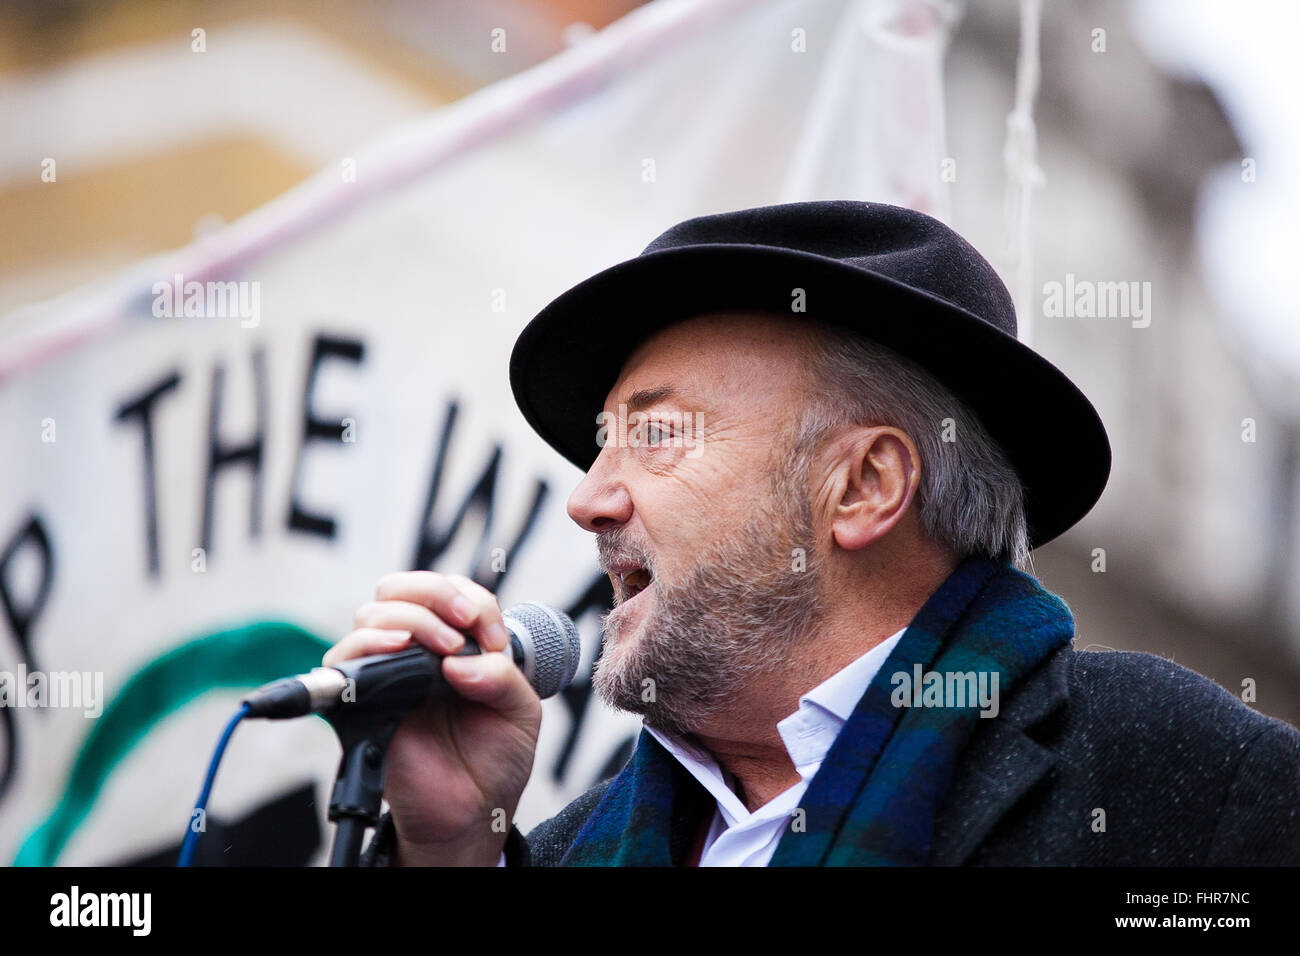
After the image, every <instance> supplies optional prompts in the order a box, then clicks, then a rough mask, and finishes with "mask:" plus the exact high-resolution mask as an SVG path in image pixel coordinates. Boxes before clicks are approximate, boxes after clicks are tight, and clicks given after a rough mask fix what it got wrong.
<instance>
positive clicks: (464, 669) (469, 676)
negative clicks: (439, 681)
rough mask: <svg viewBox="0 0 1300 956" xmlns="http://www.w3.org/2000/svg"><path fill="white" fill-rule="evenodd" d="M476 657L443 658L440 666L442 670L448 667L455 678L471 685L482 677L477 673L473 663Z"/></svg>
mask: <svg viewBox="0 0 1300 956" xmlns="http://www.w3.org/2000/svg"><path fill="white" fill-rule="evenodd" d="M477 656H478V655H470V656H469V657H444V658H443V659H442V666H443V669H444V670H445V669H446V668H448V667H450V668H451V669H452V670H454V671H455V672H456V674H457V676H458V677H459V678H460V679H461V680H463V681H467V682H468V683H471V684H472V683H474V682H475V681H477V680H478V679H479V678H480V677H481V676H482V675H481V674H480V673H479V671H478V667H477V665H476V664H475V663H474V660H475V658H476V657H477Z"/></svg>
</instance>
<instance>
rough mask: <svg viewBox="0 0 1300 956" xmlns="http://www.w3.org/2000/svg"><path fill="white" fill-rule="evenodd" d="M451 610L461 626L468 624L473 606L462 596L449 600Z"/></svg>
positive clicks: (458, 595) (472, 613) (472, 612)
mask: <svg viewBox="0 0 1300 956" xmlns="http://www.w3.org/2000/svg"><path fill="white" fill-rule="evenodd" d="M451 610H452V613H453V614H455V615H456V617H457V618H458V619H459V620H460V623H462V624H468V623H469V622H470V621H471V620H472V619H473V617H474V605H473V604H470V603H469V600H468V599H467V598H466V597H465V596H464V595H463V594H457V595H456V596H455V597H454V598H452V599H451Z"/></svg>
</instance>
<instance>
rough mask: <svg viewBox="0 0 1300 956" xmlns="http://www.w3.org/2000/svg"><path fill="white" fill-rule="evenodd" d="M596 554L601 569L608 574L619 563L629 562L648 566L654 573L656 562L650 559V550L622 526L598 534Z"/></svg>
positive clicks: (625, 563) (644, 566)
mask: <svg viewBox="0 0 1300 956" xmlns="http://www.w3.org/2000/svg"><path fill="white" fill-rule="evenodd" d="M596 555H597V560H598V561H599V562H600V569H601V570H602V571H604V572H605V573H606V574H610V573H612V571H613V569H614V567H616V566H617V565H628V564H635V565H638V566H639V567H643V568H646V569H647V570H648V571H650V573H651V574H652V575H653V574H654V570H655V569H654V563H653V562H652V561H651V559H650V552H649V551H647V550H646V549H645V548H644V547H643V546H642V545H640V544H639V543H637V542H635V541H633V540H632V539H631V536H630V535H628V533H627V532H626V531H625V530H624V529H622V528H615V529H614V530H612V531H601V532H598V533H597V534H596Z"/></svg>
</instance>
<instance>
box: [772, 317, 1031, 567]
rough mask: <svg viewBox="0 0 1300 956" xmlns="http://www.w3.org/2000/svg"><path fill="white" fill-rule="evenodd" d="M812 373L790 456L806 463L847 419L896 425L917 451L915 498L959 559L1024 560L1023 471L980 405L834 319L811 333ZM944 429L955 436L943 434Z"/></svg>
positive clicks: (925, 525)
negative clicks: (977, 411)
mask: <svg viewBox="0 0 1300 956" xmlns="http://www.w3.org/2000/svg"><path fill="white" fill-rule="evenodd" d="M808 375H809V377H810V381H811V384H812V397H810V398H809V399H808V401H807V403H806V404H805V406H804V409H803V417H802V420H801V421H800V422H799V424H798V426H797V429H796V431H795V436H794V448H793V450H792V453H791V456H790V458H789V459H788V460H789V461H790V462H792V463H795V462H797V463H799V465H805V466H806V465H807V464H808V463H809V462H810V458H809V455H810V454H811V452H812V450H813V449H815V448H816V447H817V446H818V444H819V443H820V441H821V439H822V438H823V437H824V436H826V435H827V434H828V433H829V432H831V431H834V430H837V429H838V428H840V427H842V426H846V425H892V426H893V427H895V428H898V429H900V430H902V431H904V432H906V433H907V434H908V435H909V436H910V437H911V439H912V441H913V442H915V443H916V446H917V451H918V452H919V454H920V457H921V483H920V486H919V487H918V489H917V507H918V510H919V517H920V521H921V527H922V530H923V531H924V532H925V534H926V535H927V537H929V538H930V540H932V541H934V542H935V543H937V544H939V545H940V546H943V547H946V548H947V549H949V550H950V551H951V552H952V553H953V554H955V555H956V556H958V557H960V558H964V557H967V556H970V555H983V556H985V557H989V558H993V559H994V560H998V561H1006V562H1009V563H1010V564H1012V565H1014V566H1015V567H1024V566H1025V565H1026V564H1027V563H1028V561H1029V529H1028V525H1027V522H1026V519H1025V495H1024V486H1023V485H1022V484H1021V482H1020V477H1019V475H1017V474H1016V471H1015V469H1014V468H1012V467H1011V463H1010V462H1009V461H1008V460H1007V457H1006V454H1005V453H1004V452H1003V451H1002V449H1001V447H1000V446H999V445H998V444H997V442H995V441H994V440H993V438H992V437H991V436H990V435H989V433H988V431H987V430H986V429H985V428H984V426H983V424H981V423H980V421H979V419H978V418H976V417H975V415H974V413H973V412H971V410H970V409H969V408H967V407H966V406H965V405H964V404H963V403H962V402H961V401H960V400H959V399H958V398H956V396H954V395H953V394H952V393H951V392H950V391H949V390H948V389H947V388H945V387H944V386H943V385H942V384H940V383H939V381H938V380H936V379H935V377H934V376H933V375H931V374H930V373H929V372H926V371H925V370H923V369H922V368H921V367H920V366H918V365H917V364H916V363H914V362H912V361H910V360H909V359H906V358H904V357H903V356H901V355H899V354H898V353H897V352H895V351H893V350H892V349H889V348H886V347H885V346H883V345H880V344H879V343H876V342H872V341H870V340H867V339H863V338H861V337H860V336H858V335H855V334H853V333H850V332H847V331H844V330H842V329H835V328H831V327H822V328H819V329H817V330H816V333H815V334H814V336H813V357H812V363H811V365H810V367H809V368H808ZM945 432H947V433H949V434H951V435H952V436H954V437H955V439H956V440H955V441H954V440H948V441H944V436H945ZM806 473H807V472H806V470H805V471H804V474H806Z"/></svg>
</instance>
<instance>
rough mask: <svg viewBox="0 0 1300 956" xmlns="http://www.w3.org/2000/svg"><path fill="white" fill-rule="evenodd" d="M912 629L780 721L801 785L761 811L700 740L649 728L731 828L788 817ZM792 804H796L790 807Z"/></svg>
mask: <svg viewBox="0 0 1300 956" xmlns="http://www.w3.org/2000/svg"><path fill="white" fill-rule="evenodd" d="M906 630H907V628H906V627H904V628H902V629H901V630H899V631H897V632H895V633H894V634H892V635H890V636H889V637H887V638H885V640H883V641H881V642H880V643H879V644H877V645H876V646H875V647H873V648H872V649H871V650H869V651H867V652H866V653H865V654H863V655H862V656H861V657H859V658H857V659H856V660H855V661H853V662H852V663H850V664H849V665H848V666H847V667H845V668H843V669H842V670H840V671H837V672H836V673H835V674H832V675H831V676H830V677H829V678H827V679H826V680H824V681H823V682H822V683H820V684H818V685H817V686H816V687H814V688H813V689H812V690H810V691H808V692H807V693H806V694H803V695H802V696H801V697H800V698H799V707H798V709H797V710H796V711H795V712H794V713H793V714H791V715H790V716H789V717H786V718H785V719H784V720H781V721H779V722H778V723H777V725H776V729H777V732H778V733H779V734H780V735H781V740H782V742H783V743H784V744H785V749H786V752H787V753H789V754H790V760H791V761H792V762H793V763H794V766H795V769H796V770H797V771H799V776H800V778H801V783H800V784H799V785H797V786H794V787H791V788H790V789H789V790H787V791H786V792H785V793H783V794H781V795H780V796H778V797H776V798H774V799H773V800H772V801H770V802H769V803H768V804H766V805H765V806H763V807H760V808H759V809H758V810H756V811H755V812H754V813H753V814H752V815H751V814H750V812H749V810H748V808H747V807H746V806H745V805H744V803H742V802H741V800H740V798H739V797H737V796H736V794H735V791H734V790H733V789H732V788H731V786H730V785H729V783H728V782H727V780H726V779H725V778H724V773H723V770H722V768H721V766H719V764H718V762H717V760H716V759H714V757H713V755H712V754H711V753H709V752H708V750H707V749H705V748H704V747H703V746H701V745H700V744H699V743H697V742H696V741H694V740H687V739H685V738H682V737H679V736H678V735H676V734H669V733H665V732H663V731H660V730H656V729H655V728H654V727H650V726H648V725H647V726H646V728H645V729H646V730H647V731H648V732H649V733H650V735H651V736H653V737H654V738H655V739H656V740H657V741H659V743H661V744H663V746H664V749H666V750H667V751H668V752H669V753H671V754H672V755H673V756H674V757H676V758H677V760H678V761H679V762H680V763H681V764H682V766H684V767H685V768H686V769H687V770H689V771H690V772H691V774H692V775H693V776H694V777H695V779H696V780H698V781H699V782H700V784H701V785H702V786H703V787H704V788H705V789H706V790H708V792H709V793H710V794H712V796H713V797H714V799H716V800H717V801H718V809H719V810H720V811H721V812H722V815H723V817H724V818H725V820H726V822H727V824H728V826H735V825H736V824H737V823H742V822H745V821H748V820H750V819H751V817H752V818H757V817H759V816H763V817H766V816H778V815H779V816H784V815H785V814H787V813H789V811H790V810H791V809H792V808H793V807H794V806H795V804H796V802H797V801H798V799H799V798H800V797H801V796H802V794H803V791H804V789H805V788H806V786H807V784H808V782H809V780H811V779H812V777H813V775H814V774H816V773H817V770H818V769H819V768H820V767H821V763H822V761H823V760H824V759H826V754H827V752H828V751H829V750H830V749H831V744H833V743H834V742H835V738H836V737H837V736H838V735H839V732H840V729H841V728H842V727H843V726H844V724H845V723H846V722H847V721H848V719H849V716H850V715H851V714H852V713H853V710H854V708H855V707H857V705H858V701H859V700H861V699H862V695H863V694H865V693H866V692H867V688H868V687H869V686H870V685H871V681H872V680H873V679H874V678H875V676H876V673H877V672H878V671H879V670H880V668H881V666H882V665H883V664H884V663H885V659H886V658H888V657H889V654H890V652H891V651H893V649H894V646H895V645H896V644H897V643H898V641H899V640H900V639H901V638H902V636H903V633H904V632H905V631H906ZM787 798H788V799H787ZM787 803H789V804H790V806H788V807H787V806H786V805H785V804H787Z"/></svg>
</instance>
